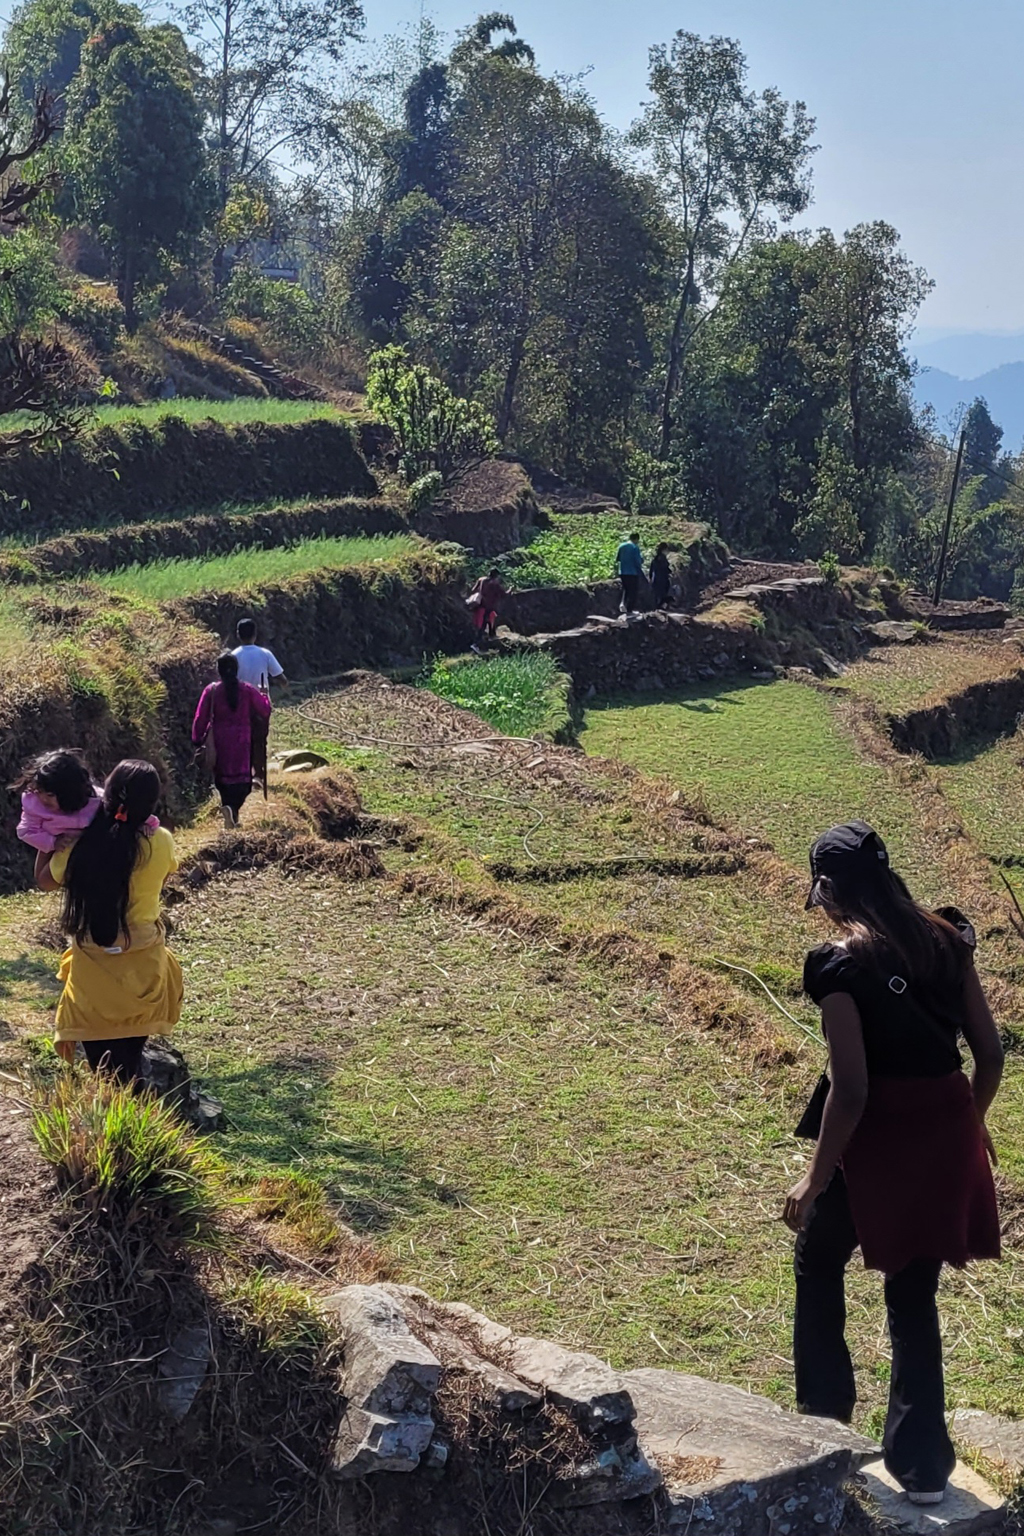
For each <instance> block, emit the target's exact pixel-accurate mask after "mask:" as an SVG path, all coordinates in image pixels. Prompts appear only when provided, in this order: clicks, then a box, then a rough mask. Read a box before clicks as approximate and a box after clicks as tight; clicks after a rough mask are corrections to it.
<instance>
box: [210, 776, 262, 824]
mask: <svg viewBox="0 0 1024 1536" xmlns="http://www.w3.org/2000/svg"><path fill="white" fill-rule="evenodd" d="M213 782H214V783H215V784H216V786H217V793H218V795H220V803H221V805H229V806H230V807H231V809H232V810H233V811H234V813H235V815H236V816H237V815H238V813H239V811H240V810H241V809H242V806H243V805H244V804H245V802H246V801H247V800H248V798H249V796H250V795H251V794H252V781H251V780H250V781H249V783H248V784H245V783H242V784H224V783H222V782H221V780H220V779H214V781H213Z"/></svg>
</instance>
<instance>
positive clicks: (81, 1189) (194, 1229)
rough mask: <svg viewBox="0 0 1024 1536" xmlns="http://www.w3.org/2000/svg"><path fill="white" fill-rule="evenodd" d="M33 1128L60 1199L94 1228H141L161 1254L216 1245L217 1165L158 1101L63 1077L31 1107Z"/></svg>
mask: <svg viewBox="0 0 1024 1536" xmlns="http://www.w3.org/2000/svg"><path fill="white" fill-rule="evenodd" d="M32 1130H33V1134H34V1135H35V1139H36V1142H37V1143H38V1145H39V1150H40V1151H41V1153H42V1155H43V1157H44V1158H45V1159H46V1161H47V1162H48V1163H52V1165H53V1166H54V1168H55V1169H56V1171H57V1181H58V1184H59V1186H60V1188H61V1190H62V1191H63V1193H64V1195H65V1197H66V1198H67V1199H68V1200H69V1201H70V1202H71V1203H72V1204H73V1205H75V1206H77V1207H78V1208H80V1209H81V1210H83V1211H85V1212H87V1213H88V1214H89V1215H90V1216H92V1217H93V1218H95V1220H96V1222H97V1223H98V1224H100V1223H102V1224H103V1225H104V1226H106V1227H108V1228H110V1229H112V1230H114V1231H126V1232H131V1231H132V1230H133V1229H138V1228H139V1227H140V1225H142V1224H145V1226H146V1227H147V1229H148V1230H149V1231H150V1232H151V1233H152V1234H153V1235H154V1236H155V1237H156V1238H158V1239H159V1240H160V1241H161V1246H163V1247H166V1248H168V1249H173V1248H177V1247H181V1246H191V1247H196V1248H215V1247H217V1246H218V1242H219V1237H218V1229H217V1215H218V1211H219V1209H220V1202H219V1200H218V1197H217V1195H216V1193H215V1189H216V1184H217V1182H219V1180H220V1178H221V1167H220V1164H219V1162H218V1160H217V1159H216V1158H215V1156H214V1155H213V1154H212V1153H211V1152H210V1151H209V1149H208V1148H207V1147H205V1146H203V1145H202V1144H201V1143H200V1142H198V1141H197V1140H196V1139H195V1138H194V1137H193V1136H192V1135H190V1133H189V1132H188V1131H187V1130H186V1129H185V1127H184V1126H183V1125H182V1123H181V1122H180V1121H179V1120H178V1119H177V1118H176V1116H175V1115H174V1114H173V1113H172V1112H171V1111H170V1110H169V1109H166V1108H165V1107H164V1106H163V1105H162V1104H161V1103H160V1101H159V1100H158V1099H155V1098H153V1097H151V1096H150V1095H148V1094H135V1093H133V1092H132V1091H131V1089H129V1088H122V1087H119V1086H117V1085H116V1084H114V1083H111V1082H109V1081H107V1080H105V1079H103V1078H101V1077H91V1076H90V1077H88V1078H84V1077H79V1076H76V1075H73V1074H68V1075H66V1076H65V1077H64V1078H62V1080H61V1081H59V1082H58V1083H57V1084H56V1086H55V1087H54V1088H53V1089H52V1090H51V1091H50V1092H49V1093H47V1094H46V1095H45V1096H44V1097H43V1098H42V1099H41V1100H40V1102H39V1103H38V1104H37V1106H36V1109H35V1112H34V1114H33V1117H32Z"/></svg>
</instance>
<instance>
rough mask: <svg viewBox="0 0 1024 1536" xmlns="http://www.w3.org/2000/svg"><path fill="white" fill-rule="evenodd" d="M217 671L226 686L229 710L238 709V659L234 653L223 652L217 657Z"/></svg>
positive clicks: (225, 692)
mask: <svg viewBox="0 0 1024 1536" xmlns="http://www.w3.org/2000/svg"><path fill="white" fill-rule="evenodd" d="M217 671H218V672H219V674H220V680H221V682H222V683H223V684H224V697H225V698H226V699H227V701H228V708H229V709H237V708H238V691H239V690H238V657H237V656H236V655H235V653H234V651H221V653H220V655H219V656H218V657H217Z"/></svg>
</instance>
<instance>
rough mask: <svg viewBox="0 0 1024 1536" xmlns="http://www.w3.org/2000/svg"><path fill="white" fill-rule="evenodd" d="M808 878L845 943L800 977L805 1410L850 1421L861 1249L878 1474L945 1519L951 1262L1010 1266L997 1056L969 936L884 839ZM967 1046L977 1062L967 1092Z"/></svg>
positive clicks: (853, 842)
mask: <svg viewBox="0 0 1024 1536" xmlns="http://www.w3.org/2000/svg"><path fill="white" fill-rule="evenodd" d="M811 876H812V885H811V892H810V895H809V897H808V900H807V905H808V907H820V908H821V909H822V911H823V912H824V913H825V915H826V916H827V917H828V918H829V919H830V920H831V921H832V922H833V923H834V924H835V925H836V926H837V927H838V928H839V930H840V934H841V937H840V939H839V941H838V942H836V943H831V944H823V945H821V947H820V948H818V949H814V950H812V951H811V953H810V954H809V955H808V956H807V961H806V964H805V967H804V989H805V990H806V991H807V992H808V993H809V995H810V996H811V997H812V998H813V999H814V1001H815V1002H816V1003H819V1004H820V1006H821V1011H822V1026H823V1029H824V1032H825V1036H826V1039H827V1041H828V1049H829V1074H830V1075H829V1078H824V1079H823V1080H822V1082H821V1083H820V1084H819V1088H818V1091H817V1092H816V1094H815V1098H814V1100H812V1103H811V1105H809V1106H808V1112H807V1114H805V1116H804V1119H803V1121H801V1124H800V1126H799V1127H798V1128H797V1129H798V1134H801V1135H809V1136H816V1137H817V1146H816V1148H815V1152H814V1156H813V1157H812V1159H811V1163H810V1167H809V1169H808V1171H807V1173H806V1174H805V1176H804V1177H803V1178H802V1179H801V1180H800V1182H799V1184H797V1185H795V1186H794V1188H793V1189H791V1190H790V1192H789V1195H788V1196H787V1199H786V1205H785V1211H784V1219H785V1221H786V1223H787V1224H788V1225H789V1226H790V1227H792V1229H793V1230H794V1231H795V1232H797V1233H799V1236H798V1238H797V1244H796V1261H795V1269H796V1320H795V1327H794V1355H795V1363H796V1394H797V1402H798V1406H799V1407H800V1409H801V1411H802V1412H804V1413H814V1414H820V1415H823V1416H825V1417H827V1418H835V1419H843V1420H848V1419H849V1418H850V1415H851V1414H852V1412H853V1405H854V1402H855V1401H856V1391H855V1387H854V1378H853V1366H852V1364H851V1361H850V1355H849V1351H848V1349H847V1347H846V1341H845V1338H844V1336H843V1333H844V1327H845V1323H846V1306H845V1298H844V1289H843V1276H844V1271H845V1268H846V1265H847V1263H848V1262H849V1260H850V1258H851V1256H852V1254H853V1251H854V1249H855V1248H856V1247H857V1246H858V1244H859V1246H860V1248H861V1251H862V1254H863V1258H864V1263H865V1265H866V1267H867V1268H869V1269H879V1270H881V1271H882V1272H883V1274H884V1275H885V1301H886V1308H887V1311H888V1317H889V1336H890V1339H891V1342H892V1372H891V1377H890V1389H889V1411H888V1415H887V1418H886V1424H885V1435H884V1439H883V1447H884V1451H885V1464H886V1466H887V1467H888V1469H889V1471H890V1472H891V1473H892V1475H893V1476H894V1477H895V1478H896V1479H897V1481H898V1482H899V1483H900V1484H901V1485H902V1486H903V1487H904V1488H905V1489H906V1491H907V1495H908V1497H909V1498H910V1499H911V1500H912V1501H913V1502H914V1503H919V1504H936V1503H938V1502H939V1501H940V1500H941V1498H942V1496H943V1493H944V1491H945V1487H946V1483H947V1481H948V1478H949V1475H950V1473H951V1472H952V1470H953V1467H954V1465H955V1463H956V1455H955V1452H954V1450H953V1446H952V1443H951V1441H950V1438H949V1435H948V1433H947V1431H946V1421H945V1396H944V1387H943V1378H942V1342H941V1337H940V1333H939V1320H938V1312H937V1309H936V1304H935V1297H936V1292H937V1289H938V1283H939V1271H940V1270H941V1268H942V1265H943V1264H944V1263H945V1264H953V1265H956V1266H957V1267H961V1266H963V1265H964V1264H966V1263H967V1262H968V1260H970V1259H989V1258H993V1259H994V1258H998V1257H999V1218H998V1213H997V1210H996V1200H995V1190H994V1187H993V1184H992V1175H991V1171H990V1169H989V1165H988V1157H991V1158H992V1160H993V1161H995V1155H994V1153H993V1150H992V1143H991V1141H990V1139H989V1136H988V1132H987V1130H986V1129H985V1116H986V1114H987V1112H988V1109H989V1106H990V1105H991V1103H992V1100H993V1099H994V1098H995V1095H996V1092H997V1090H998V1087H999V1080H1000V1077H1001V1075H1002V1069H1003V1051H1002V1046H1001V1044H1000V1041H999V1035H998V1032H997V1030H996V1026H995V1024H994V1022H993V1019H992V1014H991V1012H990V1011H989V1006H988V1003H987V1002H986V1000H985V994H984V993H983V991H982V989H981V984H980V982H979V981H978V977H977V973H976V972H975V969H974V942H975V941H974V931H973V929H972V928H971V926H970V924H969V923H968V922H967V921H966V919H965V918H964V917H963V916H962V915H961V914H960V913H959V912H957V911H956V910H955V909H954V908H944V909H942V910H941V911H939V912H935V913H932V912H927V911H925V909H924V908H923V907H920V906H918V904H917V903H916V902H915V901H914V899H913V897H912V896H911V895H910V892H909V891H908V890H907V887H906V885H905V884H904V883H903V881H902V880H901V879H900V878H899V876H898V875H896V874H895V873H894V872H893V871H892V870H891V869H890V867H889V856H888V854H887V852H886V849H885V844H884V843H883V842H882V840H881V838H880V837H879V836H878V834H877V832H874V831H873V830H872V828H871V827H869V826H867V825H866V823H864V822H862V821H852V822H848V823H847V824H846V825H844V826H839V827H833V828H832V829H831V830H830V831H828V832H825V833H824V834H823V835H822V836H821V837H819V838H818V840H817V842H816V843H815V844H814V847H813V848H812V849H811ZM961 1034H962V1035H963V1037H964V1039H965V1040H966V1042H967V1045H968V1047H969V1049H970V1052H971V1055H972V1057H973V1058H974V1072H973V1075H972V1077H971V1078H970V1080H968V1078H967V1077H966V1076H965V1075H964V1073H963V1071H962V1070H961V1059H960V1053H959V1051H958V1049H957V1039H958V1037H959V1036H960V1035H961ZM822 1101H823V1111H822V1112H821V1115H820V1122H818V1115H817V1112H816V1106H817V1104H818V1103H821V1102H822ZM816 1122H818V1123H816ZM986 1153H987V1154H988V1156H986Z"/></svg>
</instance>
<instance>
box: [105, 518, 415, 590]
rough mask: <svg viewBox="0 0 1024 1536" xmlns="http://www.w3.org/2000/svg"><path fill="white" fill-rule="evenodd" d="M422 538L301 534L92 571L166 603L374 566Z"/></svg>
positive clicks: (113, 585) (122, 587) (110, 584)
mask: <svg viewBox="0 0 1024 1536" xmlns="http://www.w3.org/2000/svg"><path fill="white" fill-rule="evenodd" d="M420 544H421V540H419V539H417V538H414V537H412V536H411V535H406V534H393V535H391V534H383V535H381V536H379V537H377V538H319V539H301V540H299V542H298V543H296V544H289V545H286V546H284V547H282V548H278V549H239V550H235V551H234V552H233V553H232V554H230V555H211V556H209V557H208V558H205V559H203V558H197V559H186V560H153V561H151V562H150V563H149V564H148V565H129V566H125V567H124V568H123V569H121V570H119V571H111V572H110V573H109V574H104V575H98V576H93V577H92V578H91V580H93V581H94V582H95V583H96V585H97V586H99V587H106V588H109V589H112V590H114V591H118V592H132V593H134V594H135V595H136V596H138V597H143V598H148V599H149V600H151V601H154V602H163V601H167V600H169V599H171V598H175V597H187V596H188V595H189V594H190V593H193V592H219V591H232V590H234V589H236V588H238V589H241V588H243V587H248V586H252V585H253V583H256V582H259V583H266V582H272V581H285V580H287V578H288V577H289V576H298V575H300V574H301V573H302V572H304V571H315V570H320V569H323V568H330V567H341V566H345V567H354V566H363V565H370V564H373V563H375V562H377V561H381V560H391V559H394V557H395V556H396V555H404V554H409V553H411V551H412V550H414V549H416V548H418V547H420Z"/></svg>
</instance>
